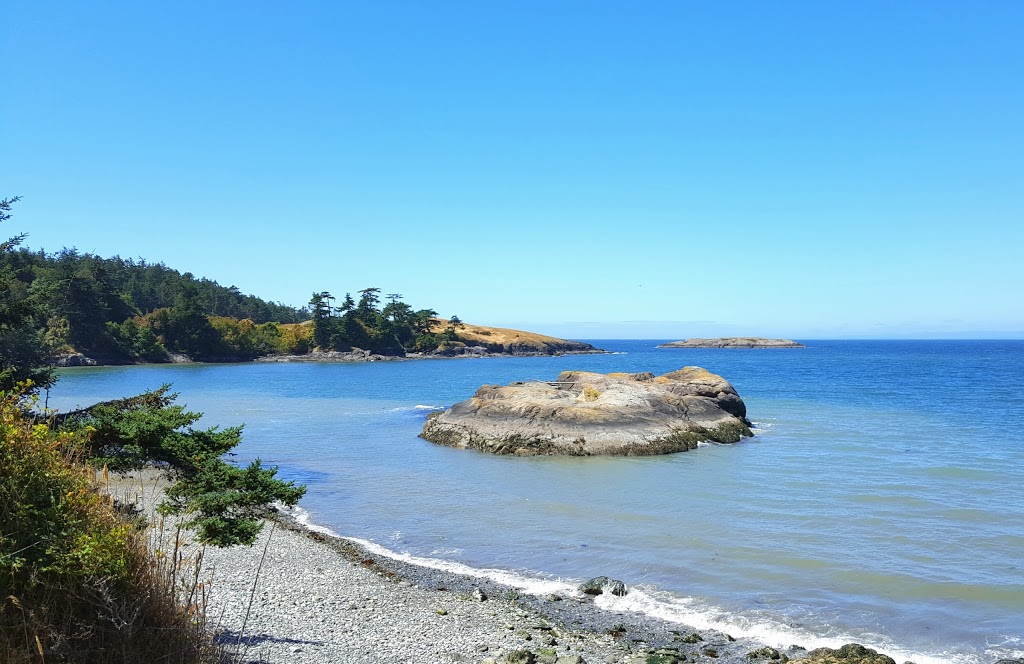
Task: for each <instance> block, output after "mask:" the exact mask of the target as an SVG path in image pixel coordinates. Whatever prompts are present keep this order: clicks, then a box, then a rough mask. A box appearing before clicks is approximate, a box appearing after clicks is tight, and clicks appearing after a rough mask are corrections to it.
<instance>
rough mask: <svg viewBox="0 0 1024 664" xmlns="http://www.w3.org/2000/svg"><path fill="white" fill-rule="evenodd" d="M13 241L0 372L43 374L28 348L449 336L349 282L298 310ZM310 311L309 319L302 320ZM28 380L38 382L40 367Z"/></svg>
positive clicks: (258, 350)
mask: <svg viewBox="0 0 1024 664" xmlns="http://www.w3.org/2000/svg"><path fill="white" fill-rule="evenodd" d="M14 200H16V199H13V200H10V201H8V203H12V202H14ZM22 240H24V236H18V237H16V238H12V239H11V240H10V241H9V242H7V243H5V245H4V247H3V251H0V286H2V287H3V288H4V289H5V293H4V295H3V296H0V297H2V301H0V315H2V312H3V307H5V306H7V307H15V308H16V309H17V313H18V320H19V326H20V327H19V329H18V333H17V334H5V335H3V336H2V338H0V372H2V371H3V366H2V365H3V364H9V363H10V359H9V358H21V359H20V360H19V361H18V364H19V365H20V366H24V367H27V366H32V367H43V368H42V369H40V371H42V372H43V373H45V371H46V370H45V364H46V363H45V362H39V361H38V358H34V357H33V354H34V353H42V354H43V355H46V356H48V357H50V358H54V357H59V356H62V355H69V354H72V353H82V354H84V355H86V356H88V357H93V358H96V359H99V360H102V361H104V362H115V363H116V362H136V361H143V362H162V361H168V360H169V359H171V355H172V354H184V355H187V356H188V357H189V358H191V359H193V360H205V361H221V360H227V361H230V360H245V359H252V358H255V357H260V356H263V355H271V354H282V353H283V354H303V353H307V352H309V351H311V350H315V349H319V350H325V351H330V350H350V349H352V348H362V349H366V350H369V351H372V352H374V353H380V354H386V355H404V354H405V353H406V352H411V351H419V352H422V351H432V350H436V349H438V348H443V347H444V346H445V345H446V344H452V343H456V342H457V341H458V329H459V328H460V327H461V322H460V321H459V319H458V317H453V318H452V319H451V320H450V321H449V322H448V323H447V324H445V323H444V322H443V321H439V320H438V319H437V312H436V311H434V310H433V309H419V310H414V309H413V308H412V307H411V306H409V305H408V304H406V303H405V302H403V301H402V296H401V294H398V293H390V294H387V295H385V296H384V298H385V302H384V303H383V304H382V302H381V295H380V293H381V289H379V288H366V289H363V290H361V291H358V295H359V299H358V300H354V299H353V298H352V296H351V295H349V294H346V295H345V297H344V298H343V299H342V301H341V303H340V304H338V305H336V304H335V298H334V297H333V296H332V295H331V294H330V293H329V292H327V291H322V292H318V293H314V294H313V297H312V299H311V300H310V301H309V306H308V307H302V308H296V307H292V306H288V305H285V304H282V303H279V302H269V301H267V300H264V299H261V298H259V297H256V296H254V295H246V294H243V293H241V292H240V291H239V289H238V288H237V287H235V286H221V285H220V284H218V283H217V282H216V281H212V280H210V279H205V278H196V277H195V276H194V275H192V274H191V273H189V272H184V273H182V272H179V271H178V270H174V269H172V268H169V267H167V266H166V265H164V264H163V263H149V262H147V261H145V260H144V259H140V260H138V261H136V260H132V259H124V258H121V257H119V256H114V257H113V258H101V257H99V256H96V255H93V254H88V253H79V252H78V251H76V250H75V249H62V250H61V251H58V252H54V253H47V252H45V251H30V250H28V249H25V248H21V247H20V246H19V245H20V244H21V242H22ZM12 311H13V310H12ZM309 320H312V325H311V326H310V325H300V323H303V322H305V321H309ZM26 377H27V376H26ZM32 378H33V379H34V380H36V381H37V383H39V384H42V383H45V380H46V378H45V376H44V375H43V374H41V373H38V372H37V373H36V374H34V375H33V376H32ZM4 384H5V382H4V380H3V379H2V374H0V386H2V385H4ZM11 384H13V383H12V381H11V380H7V381H6V385H8V386H10V385H11Z"/></svg>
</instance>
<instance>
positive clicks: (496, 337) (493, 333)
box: [430, 319, 565, 348]
mask: <svg viewBox="0 0 1024 664" xmlns="http://www.w3.org/2000/svg"><path fill="white" fill-rule="evenodd" d="M447 326H448V321H446V320H443V319H434V325H433V327H432V328H431V329H430V331H431V332H432V333H434V334H440V333H441V332H443V331H444V329H445V328H446V327H447ZM458 334H459V338H460V339H462V340H463V341H465V342H466V343H467V344H470V345H472V344H473V343H477V344H481V345H487V344H501V345H503V346H506V345H509V344H523V345H528V346H536V347H538V348H542V347H543V346H544V345H545V344H559V343H563V342H564V341H565V340H564V339H559V338H558V337H549V336H547V335H545V334H537V333H535V332H525V331H523V330H513V329H509V328H505V327H486V326H484V325H470V324H468V323H465V324H464V326H463V327H460V328H459V329H458Z"/></svg>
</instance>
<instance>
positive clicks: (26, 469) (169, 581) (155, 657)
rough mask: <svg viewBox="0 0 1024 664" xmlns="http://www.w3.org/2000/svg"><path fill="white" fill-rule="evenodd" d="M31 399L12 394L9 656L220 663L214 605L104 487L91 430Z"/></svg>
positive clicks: (1, 452) (4, 624) (5, 455)
mask: <svg viewBox="0 0 1024 664" xmlns="http://www.w3.org/2000/svg"><path fill="white" fill-rule="evenodd" d="M23 394H24V393H23V392H13V393H12V392H0V588H2V589H3V591H2V593H0V595H2V596H0V661H3V662H10V663H12V664H22V663H26V664H27V663H28V662H74V663H78V662H83V663H84V662H97V663H104V662H124V663H133V662H139V663H142V662H147V663H150V662H154V661H160V662H170V663H180V664H184V663H185V662H213V661H216V660H217V658H218V657H219V655H218V650H217V648H215V647H214V646H213V645H212V644H211V642H210V638H209V636H208V635H207V634H206V632H205V624H204V613H203V612H202V607H197V606H193V607H191V608H190V607H186V606H183V605H182V603H181V602H180V601H179V595H178V592H179V589H180V585H179V583H178V582H179V581H180V578H179V577H177V576H176V575H175V574H176V572H174V573H168V567H167V566H166V565H162V564H161V563H160V561H158V560H156V559H155V558H153V556H152V555H151V554H150V552H149V550H148V548H147V546H146V541H145V534H144V533H143V532H142V531H141V530H140V529H139V528H138V527H137V524H135V523H133V522H131V521H129V520H127V519H125V518H123V517H121V516H119V515H118V514H117V513H116V512H115V511H114V509H113V508H112V501H110V500H109V499H108V498H107V497H105V496H101V495H100V494H99V493H97V491H96V490H95V488H96V487H95V486H94V485H93V482H92V477H93V471H92V470H90V469H88V468H87V467H86V466H85V465H84V464H83V463H82V461H81V460H82V455H83V453H84V451H85V448H86V442H85V438H86V436H87V435H88V432H87V431H79V432H67V431H65V432H56V431H53V430H51V429H50V427H48V426H47V425H45V424H37V423H34V422H33V421H32V420H30V419H29V418H28V417H26V415H25V414H24V412H23V410H22V403H21V400H22V398H23ZM195 583H196V584H198V578H196V579H195Z"/></svg>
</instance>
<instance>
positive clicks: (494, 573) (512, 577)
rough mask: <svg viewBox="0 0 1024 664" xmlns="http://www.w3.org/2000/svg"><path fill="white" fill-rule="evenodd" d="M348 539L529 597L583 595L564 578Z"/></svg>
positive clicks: (371, 549) (384, 553)
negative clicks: (511, 588)
mask: <svg viewBox="0 0 1024 664" xmlns="http://www.w3.org/2000/svg"><path fill="white" fill-rule="evenodd" d="M344 539H347V540H348V541H350V542H355V543H356V544H358V545H360V546H361V547H363V548H364V549H366V550H367V551H369V552H370V553H375V554H377V555H379V556H383V557H385V558H391V559H392V560H397V561H400V562H403V563H408V564H410V565H416V566H417V567H426V568H428V569H436V570H440V571H442V572H451V573H453V574H461V575H463V576H472V577H476V578H479V579H489V580H491V581H495V582H497V583H500V584H502V585H506V586H511V587H513V588H516V589H517V590H521V591H522V592H525V593H527V594H529V595H546V594H550V593H559V594H562V595H579V593H578V592H576V583H575V582H568V581H565V580H562V579H545V578H540V577H530V576H525V575H523V574H518V573H516V572H510V571H508V570H503V569H479V568H476V567H470V566H469V565H464V564H462V563H457V562H454V561H451V560H442V559H440V558H427V557H424V556H414V555H412V554H410V553H399V552H397V551H392V550H391V549H388V548H386V547H383V546H381V545H379V544H376V543H375V542H371V541H369V540H364V539H360V538H358V537H345V538H344Z"/></svg>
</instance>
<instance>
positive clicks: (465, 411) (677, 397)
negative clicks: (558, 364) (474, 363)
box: [421, 367, 753, 456]
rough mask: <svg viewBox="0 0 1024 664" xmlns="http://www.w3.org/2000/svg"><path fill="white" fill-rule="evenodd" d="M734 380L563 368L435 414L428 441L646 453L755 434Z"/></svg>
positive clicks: (495, 448)
mask: <svg viewBox="0 0 1024 664" xmlns="http://www.w3.org/2000/svg"><path fill="white" fill-rule="evenodd" d="M746 412H747V410H746V405H745V404H744V403H743V400H742V399H741V398H740V397H739V395H738V394H737V393H736V390H735V389H733V387H732V385H730V384H729V382H728V381H727V380H725V379H724V378H722V377H721V376H718V375H716V374H713V373H711V372H709V371H707V370H706V369H702V368H701V367H684V368H682V369H680V370H678V371H673V372H670V373H667V374H664V375H662V376H654V375H653V374H651V373H632V374H628V373H612V374H599V373H591V372H584V371H564V372H562V373H561V374H560V375H559V376H558V378H557V379H555V380H553V381H530V382H520V381H517V382H513V383H510V384H509V385H505V386H499V385H484V386H482V387H481V388H480V389H478V390H477V392H476V394H474V395H473V396H472V397H471V398H469V399H467V400H466V401H462V402H460V403H457V404H455V405H453V406H452V407H451V408H449V409H447V410H446V411H444V412H439V413H433V414H431V415H430V416H429V417H428V419H427V422H426V424H425V425H424V427H423V433H422V434H421V435H422V436H423V438H426V439H427V440H429V441H432V442H435V443H438V444H441V445H448V446H450V447H457V448H463V449H475V450H480V451H484V452H491V453H494V454H513V455H520V456H527V455H566V456H590V455H598V454H600V455H619V456H646V455H652V454H668V453H672V452H682V451H686V450H692V449H694V448H696V447H697V444H698V443H699V442H702V441H713V442H720V443H735V442H738V441H739V440H740V439H742V438H744V437H747V436H751V435H753V434H752V433H751V431H750V422H749V421H748V420H747V419H746Z"/></svg>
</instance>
